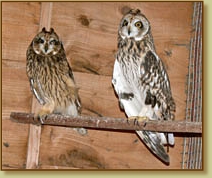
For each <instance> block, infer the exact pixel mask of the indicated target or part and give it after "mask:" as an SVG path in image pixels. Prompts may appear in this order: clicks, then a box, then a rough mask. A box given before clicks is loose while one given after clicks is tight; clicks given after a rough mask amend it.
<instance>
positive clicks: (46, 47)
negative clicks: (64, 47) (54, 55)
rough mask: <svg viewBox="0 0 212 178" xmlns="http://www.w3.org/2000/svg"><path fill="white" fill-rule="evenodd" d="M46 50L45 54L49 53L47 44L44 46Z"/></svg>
mask: <svg viewBox="0 0 212 178" xmlns="http://www.w3.org/2000/svg"><path fill="white" fill-rule="evenodd" d="M44 50H45V52H47V51H48V45H47V44H46V45H45V46H44Z"/></svg>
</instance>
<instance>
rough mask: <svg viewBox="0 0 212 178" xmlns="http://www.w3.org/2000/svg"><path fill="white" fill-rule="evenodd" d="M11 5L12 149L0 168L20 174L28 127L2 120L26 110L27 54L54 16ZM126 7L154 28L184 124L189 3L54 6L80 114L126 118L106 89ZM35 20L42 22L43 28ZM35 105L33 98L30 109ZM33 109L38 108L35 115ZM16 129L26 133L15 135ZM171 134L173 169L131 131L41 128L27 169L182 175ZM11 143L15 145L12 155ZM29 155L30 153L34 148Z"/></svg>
mask: <svg viewBox="0 0 212 178" xmlns="http://www.w3.org/2000/svg"><path fill="white" fill-rule="evenodd" d="M7 3H9V5H7ZM13 3H14V2H3V3H2V7H3V14H2V16H3V18H2V22H3V26H2V39H3V43H2V49H3V51H2V54H3V59H4V60H3V61H2V64H3V66H4V67H3V78H2V79H3V80H2V81H3V91H2V92H3V93H2V94H3V99H2V101H3V108H2V109H3V112H2V115H3V125H4V127H3V141H4V142H5V145H7V142H8V143H10V142H11V143H14V144H12V145H11V144H10V147H9V148H8V147H6V146H3V153H2V157H3V162H2V163H3V167H4V168H6V167H8V168H9V167H15V168H23V166H24V164H25V162H24V159H25V158H26V155H25V156H24V154H25V153H26V144H27V143H26V141H27V140H26V133H25V131H26V128H24V129H23V126H20V125H17V124H13V126H11V128H12V129H13V130H12V131H11V128H10V125H11V124H10V122H8V120H7V119H8V115H9V114H10V112H11V111H23V112H29V111H30V106H31V104H30V102H31V100H32V94H30V89H29V83H28V81H27V77H26V74H25V58H26V57H25V53H26V49H27V47H28V45H29V43H30V41H31V40H32V38H33V37H34V36H35V34H36V33H37V32H38V30H39V29H40V28H42V27H43V26H46V23H48V24H47V26H48V27H47V26H46V28H49V26H50V20H47V19H46V18H47V17H50V16H51V15H50V14H51V13H50V9H51V8H44V6H45V7H46V6H48V3H42V7H43V9H42V10H44V9H46V10H45V11H42V12H44V13H46V14H47V15H44V14H42V16H43V17H44V18H43V17H42V18H40V15H41V14H40V12H41V9H40V3H37V2H33V3H25V2H24V3H23V2H21V3H22V4H21V3H20V2H19V3H20V4H19V3H14V4H13ZM131 7H133V8H139V9H141V11H142V12H143V13H144V14H145V15H146V16H147V18H148V19H149V21H150V22H151V27H152V33H153V37H154V42H155V44H156V50H157V52H158V54H159V56H160V57H161V58H162V59H163V61H164V62H165V65H166V67H167V71H168V73H169V76H170V82H171V86H172V93H173V95H174V98H175V100H176V105H177V111H176V120H179V119H180V118H184V117H185V100H186V96H185V83H186V74H187V59H188V57H189V46H188V44H189V41H190V32H191V30H192V29H191V16H192V10H193V2H54V3H53V6H52V20H51V26H52V27H54V28H55V31H56V32H57V33H58V35H59V36H60V37H61V39H62V41H63V43H64V46H65V50H66V52H67V57H68V60H69V61H70V64H71V66H72V68H73V69H74V76H75V80H76V83H77V85H78V86H79V88H80V89H79V94H80V97H81V100H82V106H83V114H84V115H97V116H98V115H102V116H109V117H117V118H118V117H125V114H124V113H123V112H122V111H121V110H120V109H119V106H118V99H117V98H116V96H115V93H114V91H113V88H112V85H111V75H112V70H113V63H114V54H115V51H116V49H117V29H118V25H119V21H120V19H121V17H122V15H123V13H124V12H125V11H127V10H128V9H129V8H131ZM17 9H19V11H17ZM20 12H21V13H20ZM17 13H18V14H17ZM20 16H21V18H19V17H20ZM40 19H41V20H44V21H45V22H40ZM23 32H24V33H23ZM17 34H18V35H17ZM39 107H40V106H39V105H38V104H37V103H36V101H35V99H33V108H39ZM35 110H37V109H34V110H32V111H33V112H34V111H35ZM6 126H7V127H6ZM21 129H23V132H21V133H19V132H20V131H21ZM34 131H35V130H34ZM9 132H10V133H9ZM8 133H9V134H8ZM34 133H37V132H34ZM7 134H8V135H7ZM10 134H11V135H10ZM176 136H177V138H176V144H175V146H174V148H170V159H171V164H170V166H168V167H167V166H164V165H163V164H162V163H161V162H160V161H159V160H158V159H157V158H155V157H154V156H153V155H152V153H150V152H149V150H148V149H147V148H146V147H145V146H144V144H143V143H142V142H141V141H140V140H139V139H138V137H137V135H136V134H135V133H134V132H129V133H128V132H127V133H126V132H125V133H118V132H112V131H109V130H108V131H96V130H91V129H90V130H89V131H88V134H87V135H85V136H81V135H79V134H78V133H77V132H76V131H74V130H73V129H69V128H64V127H50V126H44V127H43V130H42V135H41V145H40V150H39V144H40V142H39V138H38V139H36V141H37V143H36V144H35V145H36V146H35V145H34V146H33V145H32V144H31V143H29V145H30V146H31V148H32V147H35V148H36V150H37V152H36V150H35V153H37V154H36V155H34V158H33V160H34V163H33V164H31V163H30V164H31V166H28V168H29V167H31V168H36V167H39V168H44V169H48V168H49V169H50V168H61V169H63V168H68V167H70V168H73V167H74V168H110V169H113V168H117V169H121V168H125V169H127V168H131V169H136V168H139V169H144V168H152V169H167V168H170V169H179V168H180V166H181V165H180V162H181V151H182V146H181V144H182V136H183V135H176ZM36 137H39V134H38V136H36ZM15 138H16V140H15ZM30 138H33V137H32V135H31V137H30ZM24 139H25V140H24ZM31 141H32V139H31ZM33 142H34V141H33ZM24 143H25V147H24ZM34 143H35V142H34ZM14 145H15V146H20V149H17V152H16V151H15V147H13V146H14ZM29 150H31V149H29ZM38 151H40V155H39V162H40V163H38ZM18 152H20V154H18ZM10 153H11V155H10ZM30 153H31V154H33V153H32V150H31V152H30ZM28 156H29V155H28ZM14 158H15V159H14ZM17 160H18V161H17ZM28 165H29V161H28Z"/></svg>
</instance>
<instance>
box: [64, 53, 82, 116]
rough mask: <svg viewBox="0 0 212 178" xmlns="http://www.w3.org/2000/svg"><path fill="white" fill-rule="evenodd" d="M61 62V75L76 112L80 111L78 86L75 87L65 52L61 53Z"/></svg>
mask: <svg viewBox="0 0 212 178" xmlns="http://www.w3.org/2000/svg"><path fill="white" fill-rule="evenodd" d="M62 62H63V66H64V68H63V72H64V75H63V76H62V77H63V81H64V82H65V83H66V85H67V86H68V87H69V89H70V93H71V95H72V98H73V99H74V104H75V105H76V107H77V111H78V113H80V112H81V102H80V98H79V95H78V88H77V87H76V84H75V80H74V75H73V72H72V69H71V67H70V65H69V63H68V61H67V58H66V56H65V53H64V55H63V60H62Z"/></svg>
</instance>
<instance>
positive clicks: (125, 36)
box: [112, 9, 175, 164]
mask: <svg viewBox="0 0 212 178" xmlns="http://www.w3.org/2000/svg"><path fill="white" fill-rule="evenodd" d="M112 83H113V86H114V89H115V91H116V93H117V95H118V98H119V102H120V107H121V108H122V109H123V110H124V111H125V113H126V115H127V116H128V117H131V116H146V117H149V118H150V119H153V120H173V119H174V112H175V102H174V99H173V97H172V93H171V87H170V82H169V78H168V74H167V72H166V70H165V68H164V65H163V62H162V60H161V59H160V58H159V57H158V55H157V53H156V51H155V47H154V42H153V38H152V35H151V29H150V23H149V21H148V20H147V18H146V17H145V16H144V15H143V14H141V12H140V10H138V9H136V10H134V9H132V10H130V11H129V12H128V13H127V14H126V15H125V16H124V17H123V18H122V19H121V22H120V26H119V29H118V52H117V54H116V60H115V64H114V71H113V79H112ZM136 132H137V134H138V135H139V136H140V138H141V139H142V140H143V142H144V143H145V144H146V145H147V147H148V148H149V149H150V150H151V151H152V152H153V153H154V154H155V155H157V157H159V158H160V159H161V160H162V161H163V162H165V163H166V164H169V155H168V154H167V152H166V151H165V149H164V145H174V136H173V134H172V133H168V134H167V133H158V132H151V131H136Z"/></svg>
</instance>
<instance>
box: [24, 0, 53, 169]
mask: <svg viewBox="0 0 212 178" xmlns="http://www.w3.org/2000/svg"><path fill="white" fill-rule="evenodd" d="M51 13H52V3H47V2H42V3H41V18H40V29H39V30H41V29H42V28H43V27H46V29H47V30H48V29H50V23H51ZM39 108H40V105H39V104H38V102H37V100H36V98H35V97H34V96H33V100H32V112H33V113H36V111H38V109H39ZM40 136H41V126H35V125H32V124H30V127H29V138H28V150H27V161H26V168H27V169H35V168H38V166H39V165H38V164H39V152H40Z"/></svg>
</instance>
